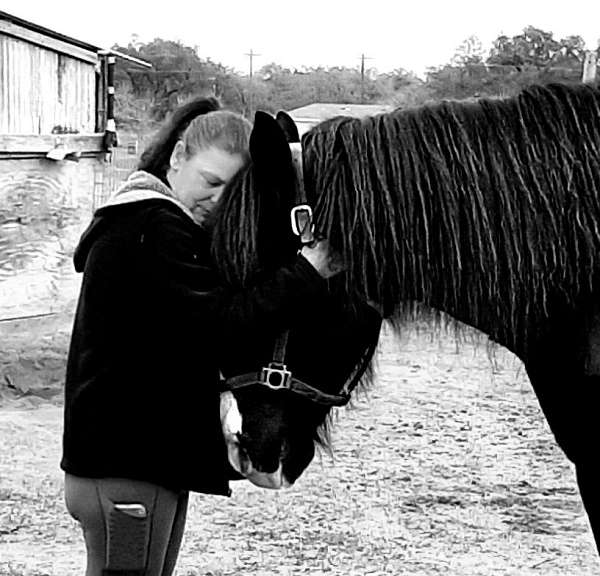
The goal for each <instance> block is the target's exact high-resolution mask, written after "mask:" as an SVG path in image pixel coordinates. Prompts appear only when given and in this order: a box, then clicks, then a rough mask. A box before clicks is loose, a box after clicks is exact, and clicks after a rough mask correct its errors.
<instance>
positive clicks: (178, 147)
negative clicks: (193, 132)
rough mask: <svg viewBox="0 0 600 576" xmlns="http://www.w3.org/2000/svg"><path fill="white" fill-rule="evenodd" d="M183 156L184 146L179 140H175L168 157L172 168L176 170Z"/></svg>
mask: <svg viewBox="0 0 600 576" xmlns="http://www.w3.org/2000/svg"><path fill="white" fill-rule="evenodd" d="M184 158H185V147H184V145H183V142H182V141H181V140H177V142H176V143H175V146H174V148H173V152H171V158H170V159H169V165H170V166H171V168H172V169H173V170H178V169H179V167H180V166H181V162H182V161H183V159H184Z"/></svg>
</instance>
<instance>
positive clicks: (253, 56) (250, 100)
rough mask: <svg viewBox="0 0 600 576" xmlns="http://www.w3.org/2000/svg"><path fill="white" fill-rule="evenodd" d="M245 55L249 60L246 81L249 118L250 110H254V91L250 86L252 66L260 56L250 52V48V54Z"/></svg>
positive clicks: (252, 51) (250, 115)
mask: <svg viewBox="0 0 600 576" xmlns="http://www.w3.org/2000/svg"><path fill="white" fill-rule="evenodd" d="M245 55H246V56H248V58H249V59H250V75H249V80H248V116H249V117H250V118H251V117H252V110H253V108H254V103H253V102H252V100H253V95H254V94H253V93H254V89H253V86H252V74H253V64H254V58H255V57H256V56H260V54H257V53H256V52H254V50H252V48H250V52H246V54H245Z"/></svg>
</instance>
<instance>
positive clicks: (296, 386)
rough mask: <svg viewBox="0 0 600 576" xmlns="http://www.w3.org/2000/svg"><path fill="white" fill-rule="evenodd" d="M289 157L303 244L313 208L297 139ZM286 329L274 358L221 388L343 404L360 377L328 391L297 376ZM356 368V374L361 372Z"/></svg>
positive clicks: (294, 214)
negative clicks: (261, 389)
mask: <svg viewBox="0 0 600 576" xmlns="http://www.w3.org/2000/svg"><path fill="white" fill-rule="evenodd" d="M290 152H291V153H292V161H293V164H294V168H295V170H296V182H297V188H296V198H297V200H298V204H297V205H296V206H294V208H292V211H291V214H290V217H291V221H292V222H291V225H292V230H293V232H294V234H296V236H298V237H299V238H300V241H301V243H302V244H310V243H311V242H313V241H314V239H315V238H314V234H313V232H314V230H313V222H312V208H311V207H310V205H309V204H308V203H307V200H306V193H305V191H304V178H303V170H302V148H301V145H300V142H294V143H290ZM288 336H289V330H286V331H284V332H282V333H281V334H280V335H279V336H278V337H277V340H276V341H275V347H274V351H273V360H272V361H271V362H269V364H268V365H267V366H265V367H264V368H262V370H260V371H258V372H249V373H247V374H241V375H240V376H232V377H230V378H227V379H225V380H224V381H222V383H221V385H222V390H223V391H229V390H239V389H240V388H246V387H248V386H255V385H261V386H267V387H268V388H270V389H271V390H289V391H290V392H293V393H294V394H297V395H299V396H302V397H303V398H307V399H308V400H310V401H311V402H314V403H315V404H321V405H323V406H345V405H346V404H348V401H349V400H350V394H351V392H352V390H353V389H354V387H355V386H356V384H357V383H358V380H359V378H357V377H356V375H355V376H354V378H351V379H350V380H349V381H348V382H346V384H345V385H344V388H343V390H342V392H340V393H339V394H328V393H326V392H323V391H321V390H319V389H318V388H315V387H314V386H311V385H310V384H307V383H306V382H303V381H302V380H299V379H298V378H296V377H295V376H294V375H293V374H292V372H291V371H290V370H288V369H287V366H286V364H285V351H286V347H287V341H288ZM360 373H361V371H360V370H359V371H358V372H357V374H360Z"/></svg>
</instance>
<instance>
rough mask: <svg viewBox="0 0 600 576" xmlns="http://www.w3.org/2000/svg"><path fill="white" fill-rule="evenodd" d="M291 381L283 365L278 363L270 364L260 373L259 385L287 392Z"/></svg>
mask: <svg viewBox="0 0 600 576" xmlns="http://www.w3.org/2000/svg"><path fill="white" fill-rule="evenodd" d="M291 380H292V373H291V372H290V371H289V370H288V369H287V367H286V365H285V364H280V363H278V362H270V363H269V365H268V366H267V367H265V368H263V369H262V372H261V379H260V381H261V384H264V385H265V386H268V387H269V388H271V389H272V390H288V389H289V388H290V382H291Z"/></svg>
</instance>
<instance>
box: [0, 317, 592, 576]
mask: <svg viewBox="0 0 600 576" xmlns="http://www.w3.org/2000/svg"><path fill="white" fill-rule="evenodd" d="M69 328H70V318H69V317H68V315H67V316H64V317H53V318H46V319H40V320H35V321H29V322H26V323H14V322H12V323H4V324H0V339H1V341H2V350H1V351H0V439H1V441H0V575H2V576H72V575H82V574H83V571H84V563H85V554H84V547H83V540H82V538H81V535H80V531H79V528H78V526H77V524H76V523H75V522H74V521H73V520H72V519H71V518H70V517H69V516H68V515H67V514H66V512H65V510H64V505H63V500H62V476H61V473H60V471H59V469H58V460H59V456H60V440H61V426H62V422H61V388H60V385H61V379H62V375H63V371H64V358H65V350H66V345H67V341H68V331H69ZM419 328H420V329H419V330H417V329H416V327H415V326H412V327H409V328H407V329H406V330H405V331H404V334H403V336H402V338H401V339H400V340H395V339H394V338H393V337H392V336H391V335H389V334H387V335H386V336H385V337H384V338H383V339H382V343H381V346H380V353H379V369H378V378H377V382H376V384H375V386H374V387H373V388H372V389H371V390H370V391H369V392H368V394H364V393H363V394H362V395H360V396H359V397H358V399H357V402H355V405H354V407H353V408H350V409H341V410H339V412H338V414H337V418H336V420H337V422H336V425H335V426H334V429H333V448H334V451H333V456H331V455H328V454H322V455H321V457H320V458H318V459H316V460H315V462H314V463H313V464H312V465H311V467H310V468H309V470H308V471H307V472H306V474H305V475H304V476H303V477H302V478H301V479H300V480H299V481H298V483H297V484H296V486H295V487H293V488H292V489H290V490H287V491H282V492H269V491H263V490H260V489H258V488H254V487H252V486H250V485H248V484H247V483H245V482H238V483H235V484H234V485H233V488H234V493H233V497H232V498H230V499H225V498H217V497H205V496H198V495H196V496H193V497H192V499H191V505H190V510H189V515H188V525H187V530H186V535H185V539H184V543H183V548H182V551H181V555H180V560H179V564H178V570H177V575H178V576H208V575H212V576H226V575H227V576H229V575H236V574H245V575H273V576H275V575H276V576H288V575H303V574H311V575H319V574H327V575H342V574H344V575H360V576H363V575H375V574H377V575H379V574H381V575H383V574H392V575H415V576H416V575H420V576H426V575H427V576H431V575H435V574H444V575H451V576H454V575H457V576H458V575H460V576H476V575H477V576H479V575H481V576H483V575H494V574H502V575H514V576H517V575H518V576H532V575H539V574H544V575H547V576H559V575H560V576H564V575H569V576H570V575H577V576H591V575H593V574H600V563H599V562H598V559H597V557H596V552H595V547H594V545H593V542H592V539H591V534H590V532H589V528H588V525H587V520H586V517H585V515H584V513H583V510H582V506H581V503H580V500H579V496H578V493H577V490H576V486H575V482H574V476H573V471H572V469H571V467H570V465H569V463H568V462H567V461H566V460H565V459H564V457H563V456H562V454H561V453H560V452H559V450H558V449H557V448H556V446H555V444H554V442H553V439H552V436H551V434H550V433H549V430H548V427H547V425H546V423H545V421H544V419H543V416H542V415H541V413H540V410H539V408H538V406H537V403H536V400H535V397H534V396H533V393H532V391H531V388H530V385H529V382H528V379H527V376H526V374H525V373H524V371H523V369H522V367H521V365H520V364H519V362H518V361H517V360H516V359H514V358H513V357H512V356H511V355H510V354H508V353H507V352H506V351H504V350H502V349H496V350H495V351H494V352H493V354H491V355H490V353H489V348H488V347H487V346H486V344H485V340H483V339H481V338H479V337H478V335H473V336H472V339H471V340H472V341H468V342H462V343H460V344H458V343H457V341H456V340H455V338H454V336H453V335H452V334H446V335H441V336H433V335H432V332H431V330H429V329H428V328H427V327H426V326H425V327H424V326H422V325H421V326H420V327H419Z"/></svg>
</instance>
